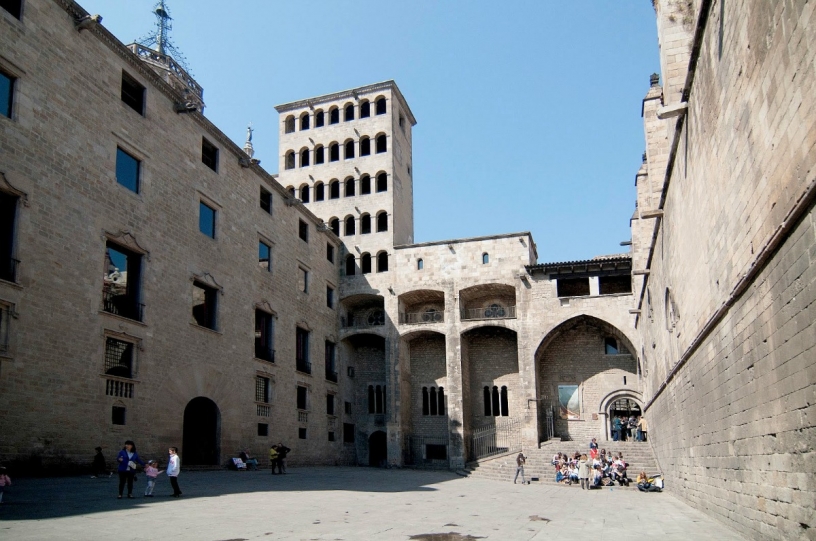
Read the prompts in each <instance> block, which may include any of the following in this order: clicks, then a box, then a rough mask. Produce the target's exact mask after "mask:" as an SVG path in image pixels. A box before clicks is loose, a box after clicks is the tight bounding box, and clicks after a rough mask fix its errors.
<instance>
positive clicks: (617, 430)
mask: <svg viewBox="0 0 816 541" xmlns="http://www.w3.org/2000/svg"><path fill="white" fill-rule="evenodd" d="M620 438H621V420H620V417H615V418H614V419H612V441H620Z"/></svg>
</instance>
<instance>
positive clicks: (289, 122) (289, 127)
mask: <svg viewBox="0 0 816 541" xmlns="http://www.w3.org/2000/svg"><path fill="white" fill-rule="evenodd" d="M283 131H284V132H286V133H293V132H294V131H295V117H293V116H288V117H286V121H285V122H284V128H283Z"/></svg>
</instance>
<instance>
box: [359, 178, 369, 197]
mask: <svg viewBox="0 0 816 541" xmlns="http://www.w3.org/2000/svg"><path fill="white" fill-rule="evenodd" d="M370 193H371V177H370V176H368V175H363V176H361V177H360V194H362V195H367V194H370Z"/></svg>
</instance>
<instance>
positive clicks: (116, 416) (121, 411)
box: [111, 406, 125, 425]
mask: <svg viewBox="0 0 816 541" xmlns="http://www.w3.org/2000/svg"><path fill="white" fill-rule="evenodd" d="M111 422H112V423H113V424H115V425H123V424H125V407H124V406H113V408H111Z"/></svg>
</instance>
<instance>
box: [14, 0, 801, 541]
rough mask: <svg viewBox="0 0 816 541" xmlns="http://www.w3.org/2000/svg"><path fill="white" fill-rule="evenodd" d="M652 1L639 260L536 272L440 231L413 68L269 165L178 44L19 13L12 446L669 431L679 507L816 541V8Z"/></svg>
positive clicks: (381, 445) (393, 448)
mask: <svg viewBox="0 0 816 541" xmlns="http://www.w3.org/2000/svg"><path fill="white" fill-rule="evenodd" d="M653 5H654V6H655V10H656V14H657V25H658V37H659V46H660V59H661V72H662V76H663V81H664V83H663V84H662V85H661V83H660V76H659V75H657V74H655V75H653V76H652V77H651V80H650V87H649V88H648V91H647V93H646V96H645V97H644V99H643V110H642V111H643V122H644V133H645V146H646V152H645V154H644V157H643V163H642V166H641V167H640V169H639V171H638V172H637V174H636V179H635V180H636V197H637V199H636V209H635V213H634V215H633V216H632V219H631V227H632V239H631V251H630V252H629V253H625V254H616V255H608V256H599V257H594V258H588V259H585V260H580V261H567V262H551V263H539V262H538V260H537V259H538V256H537V250H536V244H535V242H534V241H533V239H532V237H531V235H530V234H529V233H526V232H521V233H510V234H497V235H492V236H486V237H479V238H465V239H451V240H443V241H435V242H423V243H415V242H414V231H413V182H414V177H413V171H412V158H413V156H412V133H413V129H414V126H415V125H416V123H417V120H416V119H415V118H414V115H413V113H412V112H411V109H410V107H409V105H408V103H407V100H406V99H405V97H404V96H403V95H402V93H401V92H400V90H399V88H398V87H397V85H396V84H395V83H394V82H393V81H385V82H382V83H377V84H372V85H367V86H361V87H358V88H355V89H350V90H347V91H341V92H337V93H333V94H329V95H324V96H317V97H312V98H308V99H304V100H300V101H297V102H292V103H288V104H284V105H280V106H278V107H277V111H278V112H279V115H280V117H279V122H280V124H279V130H280V148H279V155H278V157H277V159H278V164H277V167H278V170H279V174H277V175H271V174H269V173H267V172H266V171H265V170H264V169H263V168H261V166H260V163H259V162H258V160H256V159H254V158H253V151H252V143H251V132H250V134H249V135H250V137H248V138H247V142H246V144H245V146H244V148H240V147H239V146H237V145H235V144H234V143H233V142H231V140H230V139H229V138H228V137H227V136H226V135H225V134H224V133H222V132H221V131H219V130H218V128H217V127H215V126H214V125H212V123H210V122H209V121H208V120H207V119H206V117H205V116H204V115H203V107H204V98H203V89H201V87H200V86H199V85H198V84H197V83H196V82H195V80H193V79H192V78H191V77H190V76H189V75H188V74H187V73H186V72H185V71H184V70H183V68H181V67H180V66H179V65H178V64H177V63H176V62H175V61H174V60H173V59H172V58H171V57H169V56H167V55H166V54H161V53H160V52H158V51H155V50H151V49H147V48H145V47H142V46H139V45H137V44H132V45H129V46H126V45H124V44H122V43H121V42H119V41H118V40H117V39H116V38H115V37H114V36H112V35H111V34H110V33H109V32H108V31H107V30H106V29H105V28H104V26H102V25H101V24H99V20H98V19H97V18H94V17H91V16H90V15H89V14H88V13H87V12H85V11H84V10H83V9H82V8H81V7H80V6H79V5H78V4H76V3H75V2H73V1H71V0H23V1H21V0H18V1H16V2H15V1H9V2H4V3H3V4H1V5H0V6H1V7H0V28H2V31H0V97H3V99H2V100H0V102H2V103H0V173H1V174H0V389H2V392H0V411H2V412H3V415H2V416H0V434H3V438H2V439H0V458H2V459H3V460H7V461H17V462H19V463H26V462H28V463H31V464H33V465H37V464H43V465H45V466H47V467H48V466H52V465H56V466H60V465H61V466H67V465H70V464H75V463H78V462H82V461H85V460H87V457H88V455H89V449H92V448H93V447H94V446H96V445H99V444H102V445H105V446H106V448H107V449H108V450H110V451H111V452H112V451H113V450H115V449H117V448H118V446H119V445H120V444H121V442H122V440H124V439H126V438H133V439H136V440H137V443H138V444H139V447H140V449H143V450H145V451H146V452H148V453H150V454H152V453H156V454H159V453H163V452H164V451H163V450H164V449H165V448H166V447H168V446H170V445H176V446H179V447H181V454H182V457H183V459H184V461H185V464H219V463H223V462H224V461H225V460H226V459H228V458H229V457H230V456H234V455H235V454H236V453H237V451H238V450H239V449H243V448H247V449H250V450H251V451H252V452H254V453H255V454H256V455H261V456H263V455H264V454H265V449H266V448H267V447H268V446H269V445H270V444H272V443H276V442H277V441H284V442H285V443H286V444H287V445H288V446H289V447H291V448H292V449H293V453H292V455H291V461H292V462H293V463H300V464H361V465H382V464H389V465H396V466H421V467H444V468H454V469H455V468H461V467H462V466H464V464H465V463H466V462H468V461H472V460H479V459H485V458H486V457H490V456H493V455H496V454H501V453H502V452H507V451H509V450H517V449H524V450H525V452H530V451H535V450H536V449H537V448H538V447H540V446H546V445H547V442H548V441H549V440H555V441H561V440H575V441H577V442H582V443H581V445H584V443H583V442H586V441H587V440H589V439H590V438H592V437H595V438H598V439H599V440H601V441H604V440H608V439H610V422H611V418H612V417H613V416H618V415H629V414H635V415H639V414H641V413H643V414H645V415H646V417H647V418H648V420H649V425H650V426H649V428H650V430H649V445H650V447H651V448H652V449H653V450H654V452H655V454H656V458H657V460H658V462H659V465H660V468H661V470H662V471H663V473H664V475H665V476H666V477H667V484H668V486H669V487H670V488H671V489H672V491H673V492H674V493H675V494H677V495H679V496H681V497H683V498H685V499H686V500H687V501H689V502H690V503H692V504H693V505H696V506H698V507H700V508H702V509H704V510H706V511H707V512H709V513H711V514H713V515H714V516H717V517H718V518H720V519H721V520H723V521H724V522H726V523H727V524H729V525H731V526H732V527H734V528H736V529H737V530H739V531H740V532H742V533H743V534H745V535H746V536H748V537H751V538H776V539H792V538H799V537H801V538H807V536H809V535H810V536H812V534H811V532H813V531H816V524H815V523H814V522H813V510H814V503H813V502H814V490H816V487H814V486H813V479H814V475H813V473H814V469H813V466H812V465H811V464H810V459H811V458H812V455H813V444H814V438H813V431H814V423H813V408H814V405H813V403H814V389H815V388H816V386H814V383H816V382H815V381H814V380H816V368H815V367H814V356H813V351H814V350H813V346H814V342H815V341H816V333H814V323H813V322H814V317H813V306H814V303H813V301H814V294H816V293H815V291H816V289H814V286H813V279H814V265H813V259H814V256H813V254H814V245H816V243H815V242H814V238H816V231H814V228H816V225H814V223H815V221H814V218H813V201H814V193H816V191H814V184H815V182H814V179H813V162H814V155H816V154H815V153H816V146H815V145H814V140H815V138H814V121H813V118H812V117H813V114H814V113H813V112H812V111H814V110H816V108H814V107H812V105H813V103H812V102H813V99H814V93H813V92H812V91H810V92H809V90H810V89H812V88H813V87H814V75H816V73H815V71H814V64H813V54H812V50H813V47H814V39H813V35H812V32H810V33H808V29H812V28H814V27H816V21H814V17H816V15H814V10H813V6H811V5H810V3H808V2H806V1H805V0H791V1H788V2H779V3H775V2H749V1H747V0H737V1H734V2H723V1H722V0H716V1H714V0H688V1H682V2H680V1H677V0H653ZM6 95H7V96H8V99H5V98H4V97H5V96H6ZM418 181H421V179H419V180H418ZM621 189H624V188H623V187H622V188H621ZM256 256H257V259H256ZM558 450H563V449H561V448H559V449H558ZM541 452H543V451H541Z"/></svg>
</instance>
